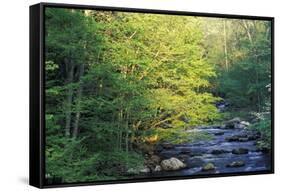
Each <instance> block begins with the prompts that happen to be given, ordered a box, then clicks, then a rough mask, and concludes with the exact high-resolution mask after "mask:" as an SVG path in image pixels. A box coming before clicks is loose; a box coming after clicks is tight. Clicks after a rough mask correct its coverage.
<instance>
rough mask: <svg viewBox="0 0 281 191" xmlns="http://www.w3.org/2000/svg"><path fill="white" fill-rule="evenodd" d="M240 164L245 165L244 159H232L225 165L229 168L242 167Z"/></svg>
mask: <svg viewBox="0 0 281 191" xmlns="http://www.w3.org/2000/svg"><path fill="white" fill-rule="evenodd" d="M242 166H245V163H244V161H233V162H232V163H230V164H227V165H226V167H230V168H233V167H242Z"/></svg>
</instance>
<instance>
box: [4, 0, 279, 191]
mask: <svg viewBox="0 0 281 191" xmlns="http://www.w3.org/2000/svg"><path fill="white" fill-rule="evenodd" d="M38 2H39V1H37V0H6V1H5V0H3V1H1V6H0V27H1V28H0V33H1V34H0V190H3V191H10V190H12V191H23V190H30V191H32V190H36V188H33V187H31V186H29V185H28V107H29V105H28V104H29V103H28V99H29V98H28V91H29V85H28V82H29V81H28V75H29V72H28V71H29V68H28V67H29V65H28V57H29V56H28V55H29V48H28V47H29V45H28V43H29V31H28V30H29V20H28V15H29V13H28V11H29V9H28V7H29V5H32V4H35V3H38ZM45 2H60V3H73V4H75V3H76V4H86V5H87V4H88V5H104V6H121V7H136V8H150V9H169V10H184V11H193V12H210V13H225V14H245V15H259V16H274V17H275V28H276V30H275V48H276V49H275V53H276V57H275V66H276V67H275V68H276V72H275V73H276V77H275V83H276V86H275V88H276V95H275V97H276V104H275V106H276V111H275V116H276V126H275V137H276V141H275V148H276V150H275V152H276V157H275V161H276V173H275V174H274V175H258V176H242V177H227V178H210V179H194V180H178V181H164V182H163V181H162V182H150V183H130V184H118V185H103V186H95V187H93V186H84V187H73V188H63V189H55V190H71V191H76V190H77V191H78V190H82V191H84V190H98V191H104V190H109V191H113V190H122V191H127V190H128V191H129V190H130V191H132V190H134V191H139V190H161V191H165V190H169V191H170V190H174V191H180V190H194V191H201V190H208V191H210V190H216V191H222V190H224V191H225V190H227V191H234V190H235V191H237V190H255V191H260V190H263V191H264V190H269V189H270V188H273V189H274V188H275V189H276V188H277V189H279V188H278V187H280V181H281V169H280V165H281V162H280V161H281V151H280V147H279V145H280V144H281V137H280V135H281V134H280V133H281V130H280V125H281V121H280V117H279V116H280V114H281V111H280V107H279V106H280V104H281V103H280V102H281V101H280V99H278V98H279V97H280V96H281V92H280V82H281V75H278V73H280V72H281V67H280V65H279V63H280V59H281V57H280V54H279V53H280V50H281V47H280V46H281V42H280V36H279V35H280V34H281V21H280V20H281V11H280V5H278V2H279V1H278V0H255V1H252V0H248V1H247V0H139V1H136V0H80V1H74V0H72V1H71V0H57V1H50V0H45ZM275 189H274V190H275Z"/></svg>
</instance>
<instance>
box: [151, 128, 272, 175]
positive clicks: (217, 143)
mask: <svg viewBox="0 0 281 191" xmlns="http://www.w3.org/2000/svg"><path fill="white" fill-rule="evenodd" d="M192 131H198V132H204V133H210V134H212V135H213V136H214V138H213V139H212V140H209V141H208V140H206V141H197V142H193V143H190V144H178V145H175V146H174V147H173V148H169V149H163V150H161V152H159V155H160V156H161V157H163V158H170V157H176V158H179V159H181V160H182V161H184V163H185V164H186V165H187V168H184V169H181V170H177V171H162V172H158V173H155V174H153V176H154V175H156V176H186V175H196V174H217V173H235V172H236V173H237V172H251V171H264V170H270V168H271V166H270V161H271V159H270V154H269V153H265V152H261V151H260V150H259V149H257V147H256V140H247V139H246V140H243V141H231V142H230V141H228V140H227V138H229V137H233V136H234V135H236V136H241V137H243V136H245V135H247V134H249V133H250V132H249V131H247V130H245V129H242V128H234V129H223V128H220V127H199V128H197V129H194V130H192ZM239 148H243V149H248V151H249V152H248V153H247V154H233V153H232V151H233V149H239ZM214 150H220V151H223V152H222V153H219V154H218V153H215V154H212V153H213V152H214ZM235 161H242V162H243V163H244V164H245V165H244V166H240V167H227V165H228V164H230V163H232V162H235ZM207 163H213V164H214V165H215V167H216V168H215V170H212V171H202V166H204V165H205V164H207Z"/></svg>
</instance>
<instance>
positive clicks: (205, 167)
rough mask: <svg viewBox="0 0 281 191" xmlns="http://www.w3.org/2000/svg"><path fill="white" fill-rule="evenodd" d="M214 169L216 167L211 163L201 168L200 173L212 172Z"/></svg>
mask: <svg viewBox="0 0 281 191" xmlns="http://www.w3.org/2000/svg"><path fill="white" fill-rule="evenodd" d="M215 169H216V166H215V165H214V164H213V163H207V164H205V165H204V166H203V168H202V171H212V170H215Z"/></svg>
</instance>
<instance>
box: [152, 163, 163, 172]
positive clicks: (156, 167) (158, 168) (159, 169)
mask: <svg viewBox="0 0 281 191" xmlns="http://www.w3.org/2000/svg"><path fill="white" fill-rule="evenodd" d="M161 170H162V168H161V166H160V165H156V166H155V168H154V172H160V171H161Z"/></svg>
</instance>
